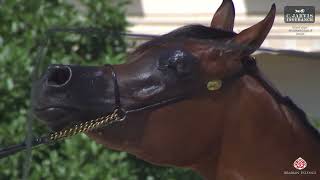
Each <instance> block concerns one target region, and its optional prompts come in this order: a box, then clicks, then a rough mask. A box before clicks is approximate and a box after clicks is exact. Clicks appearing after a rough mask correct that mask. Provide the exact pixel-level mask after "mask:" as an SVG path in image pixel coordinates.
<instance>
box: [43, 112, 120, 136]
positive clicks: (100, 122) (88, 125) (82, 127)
mask: <svg viewBox="0 0 320 180" xmlns="http://www.w3.org/2000/svg"><path fill="white" fill-rule="evenodd" d="M118 112H119V109H116V110H114V111H113V112H112V114H109V115H107V116H103V117H99V118H97V119H93V120H90V121H86V122H83V123H80V124H76V125H75V126H73V127H71V128H67V129H62V130H60V131H57V132H53V133H50V134H49V135H48V138H49V140H50V141H56V140H59V139H62V138H66V137H71V136H74V135H76V134H79V133H83V132H89V131H92V130H94V129H98V128H100V127H103V126H106V125H108V124H112V123H113V122H116V121H122V120H123V119H124V118H121V117H120V116H119V114H118Z"/></svg>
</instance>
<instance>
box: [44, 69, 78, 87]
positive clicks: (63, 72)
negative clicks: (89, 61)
mask: <svg viewBox="0 0 320 180" xmlns="http://www.w3.org/2000/svg"><path fill="white" fill-rule="evenodd" d="M71 75H72V72H71V69H70V67H68V66H63V65H54V66H50V67H49V68H48V79H47V84H48V86H54V87H62V86H64V85H66V84H67V83H68V82H69V81H70V79H71Z"/></svg>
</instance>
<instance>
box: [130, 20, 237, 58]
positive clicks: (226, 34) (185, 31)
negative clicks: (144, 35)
mask: <svg viewBox="0 0 320 180" xmlns="http://www.w3.org/2000/svg"><path fill="white" fill-rule="evenodd" d="M235 35H237V34H236V33H235V32H230V31H223V30H220V29H214V28H210V27H206V26H203V25H198V24H194V25H187V26H183V27H181V28H178V29H176V30H174V31H172V32H170V33H168V34H164V35H162V36H159V37H156V38H154V39H152V40H150V41H148V42H146V43H144V44H142V45H140V46H139V47H138V48H137V49H136V50H135V51H134V52H133V53H132V54H131V55H134V54H139V53H140V52H143V51H145V50H146V49H148V48H150V47H154V46H158V45H160V44H163V43H166V42H170V41H171V40H174V39H183V38H194V39H204V40H213V39H223V38H232V37H234V36H235Z"/></svg>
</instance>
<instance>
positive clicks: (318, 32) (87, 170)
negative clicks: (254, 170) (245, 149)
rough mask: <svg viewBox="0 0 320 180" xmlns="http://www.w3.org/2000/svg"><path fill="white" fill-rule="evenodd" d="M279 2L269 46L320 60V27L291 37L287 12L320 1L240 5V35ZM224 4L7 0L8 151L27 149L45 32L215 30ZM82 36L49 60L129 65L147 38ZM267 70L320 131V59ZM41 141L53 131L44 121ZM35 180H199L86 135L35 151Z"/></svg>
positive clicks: (3, 89) (3, 139) (1, 110)
mask: <svg viewBox="0 0 320 180" xmlns="http://www.w3.org/2000/svg"><path fill="white" fill-rule="evenodd" d="M273 2H275V3H276V5H277V9H278V11H277V12H278V14H277V18H276V22H275V25H274V27H273V29H272V31H271V33H270V35H269V36H268V38H267V40H266V41H265V43H264V44H263V46H264V47H268V48H282V49H283V48H284V49H293V50H302V51H308V52H310V53H319V51H320V38H319V37H320V26H319V22H320V21H319V18H317V17H316V23H314V24H305V26H307V27H308V28H310V29H312V32H309V33H305V34H304V35H297V34H296V33H293V32H289V29H291V28H292V26H294V24H286V23H284V20H283V19H284V16H283V8H284V6H285V5H290V6H294V5H311V6H315V7H316V11H317V12H319V11H320V10H319V8H320V2H319V1H318V0H306V1H303V4H302V2H301V1H299V0H290V1H288V0H278V1H271V0H260V1H257V0H235V1H234V3H235V7H236V23H235V31H236V32H240V31H241V30H243V29H244V28H247V27H249V26H251V25H253V24H255V23H257V22H258V21H260V20H261V19H262V18H264V17H265V15H266V13H267V12H268V11H269V9H270V7H271V4H272V3H273ZM220 3H221V0H197V1H185V0H50V1H47V0H0V24H1V25H0V127H1V128H0V145H1V147H4V146H6V145H10V144H16V143H19V142H21V141H22V140H23V139H24V138H25V134H26V121H27V113H28V107H29V106H30V100H29V98H30V96H29V94H30V86H31V72H32V70H33V62H34V59H35V57H36V54H37V50H38V46H39V44H40V43H41V40H42V39H43V37H44V36H46V34H45V32H46V30H47V29H48V28H51V27H99V28H104V29H106V30H107V31H106V32H108V31H110V32H123V31H125V30H127V31H130V32H134V33H147V34H159V35H160V34H164V33H167V32H169V31H171V30H173V29H175V28H177V27H180V26H183V25H185V24H193V23H196V24H199V23H200V24H204V25H208V24H209V23H210V21H211V18H212V16H213V13H214V12H215V10H216V9H217V8H218V7H219V5H220ZM100 37H101V36H100V35H97V34H95V33H92V34H91V35H89V36H80V35H75V34H71V33H59V34H57V35H54V36H52V37H50V38H51V41H50V46H49V47H48V52H47V55H46V58H48V59H50V62H52V63H55V62H64V63H77V62H81V63H82V64H100V65H101V64H105V63H113V64H114V63H123V62H125V59H124V57H125V53H126V52H127V51H130V50H132V49H133V48H134V47H135V46H137V45H138V44H140V43H142V42H144V40H143V39H139V40H137V39H135V40H133V39H126V38H124V37H123V36H120V35H119V34H118V35H116V34H114V33H106V34H104V35H103V38H100ZM255 56H256V57H257V59H258V63H259V65H260V66H261V67H262V70H263V71H264V72H266V74H267V75H268V77H270V79H271V80H272V81H273V82H274V83H275V84H276V86H277V87H279V88H280V90H281V91H282V92H284V93H285V94H288V95H290V96H291V97H292V98H293V99H294V100H295V102H296V103H297V104H299V105H300V106H301V107H302V108H303V109H305V110H306V112H307V113H308V115H309V116H310V117H311V119H312V120H313V121H314V122H315V124H317V122H318V121H317V119H320V111H319V107H320V106H319V105H320V95H319V92H320V83H319V80H318V78H319V77H320V76H319V75H320V71H319V70H320V60H314V59H307V58H301V57H288V56H283V55H275V54H265V53H257V54H255ZM33 129H34V135H39V134H43V133H45V132H48V130H47V129H46V127H45V126H43V125H42V124H40V123H39V122H34V124H33ZM23 155H24V154H23V153H20V154H17V155H15V156H11V157H9V158H6V159H1V160H0V179H1V180H2V179H3V180H7V179H9V180H11V179H14V180H16V179H21V177H22V174H23V166H24V162H25V157H24V156H23ZM29 179H46V180H47V179H49V180H50V179H52V180H53V179H68V180H69V179H77V180H78V179H107V180H122V179H123V180H154V179H165V180H175V179H183V180H196V179H200V178H199V177H198V176H197V175H196V174H194V173H192V172H191V171H189V170H183V169H177V168H164V167H158V166H152V165H150V164H148V163H146V162H144V161H141V160H138V159H136V158H135V157H134V156H131V155H129V154H127V153H124V152H114V151H111V150H106V149H105V148H103V147H102V146H100V145H98V144H96V143H94V142H92V141H91V140H90V139H88V138H87V137H86V136H85V135H77V136H75V137H72V138H70V139H67V140H65V141H62V142H60V143H57V144H55V145H50V146H43V147H40V148H38V149H36V150H34V151H33V160H32V163H31V169H30V176H29Z"/></svg>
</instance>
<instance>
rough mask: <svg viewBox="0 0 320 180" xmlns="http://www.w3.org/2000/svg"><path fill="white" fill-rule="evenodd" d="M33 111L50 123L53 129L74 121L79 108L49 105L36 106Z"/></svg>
mask: <svg viewBox="0 0 320 180" xmlns="http://www.w3.org/2000/svg"><path fill="white" fill-rule="evenodd" d="M33 112H34V114H35V116H36V117H37V118H39V119H40V120H42V121H45V122H46V123H48V125H49V126H50V127H52V128H53V129H56V128H58V129H59V128H61V127H65V126H66V125H67V124H69V123H70V122H72V121H73V120H74V117H75V115H76V114H77V113H78V112H79V110H78V109H76V108H73V107H63V106H48V107H39V108H34V109H33Z"/></svg>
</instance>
